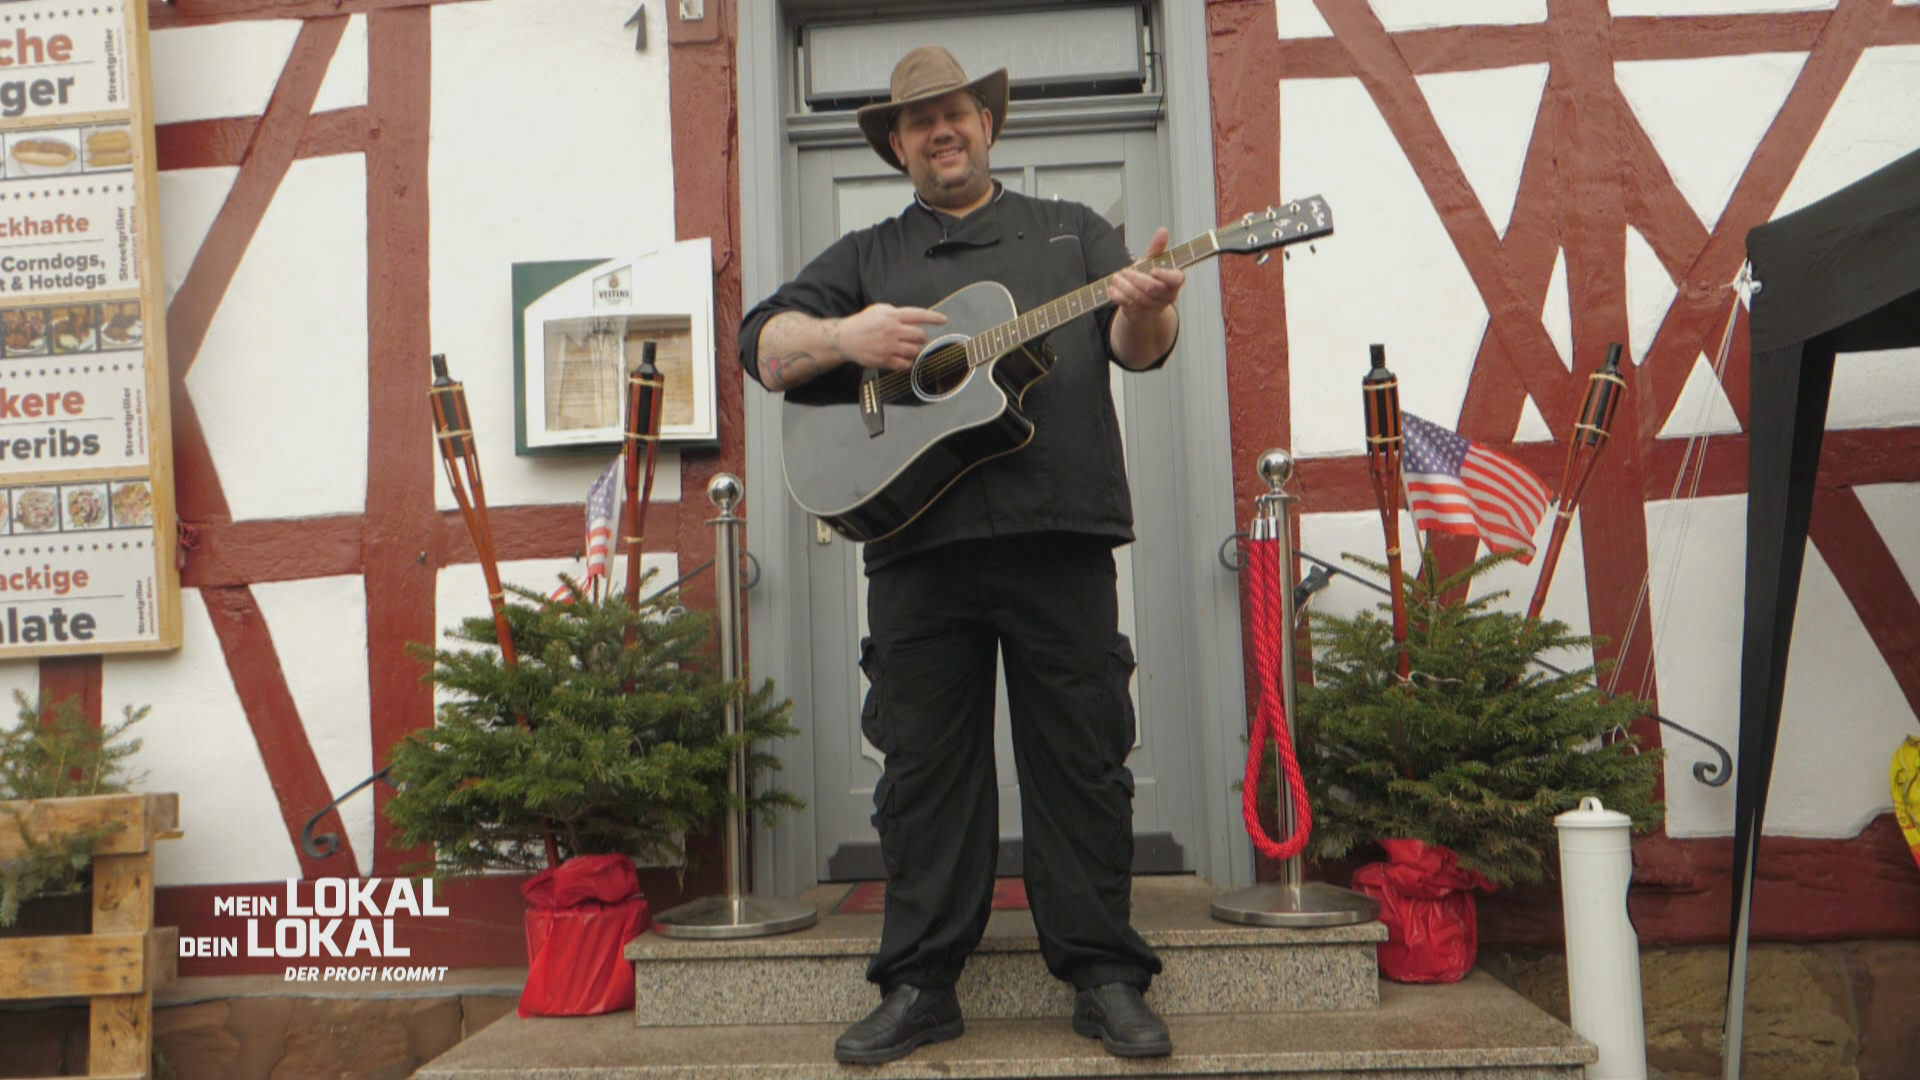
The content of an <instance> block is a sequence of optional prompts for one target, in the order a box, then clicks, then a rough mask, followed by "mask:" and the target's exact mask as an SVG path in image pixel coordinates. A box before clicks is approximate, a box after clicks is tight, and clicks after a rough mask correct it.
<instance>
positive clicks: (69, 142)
mask: <svg viewBox="0 0 1920 1080" xmlns="http://www.w3.org/2000/svg"><path fill="white" fill-rule="evenodd" d="M78 141H79V133H78V132H75V131H35V132H31V133H23V134H19V135H12V136H9V137H8V138H7V175H8V176H61V175H64V174H66V173H75V172H79V171H80V151H79V150H78V149H76V145H77V143H78Z"/></svg>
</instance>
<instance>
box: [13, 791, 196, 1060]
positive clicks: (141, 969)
mask: <svg viewBox="0 0 1920 1080" xmlns="http://www.w3.org/2000/svg"><path fill="white" fill-rule="evenodd" d="M16 813H18V814H21V815H22V816H23V817H24V820H25V823H26V828H27V830H28V831H29V832H30V833H31V834H32V835H33V836H35V837H46V836H49V835H53V834H58V833H63V832H71V831H74V830H77V829H91V828H98V827H100V826H102V825H107V824H111V823H113V822H119V823H121V824H122V825H123V826H124V827H123V828H121V829H120V830H119V831H118V832H116V833H114V834H113V835H111V836H109V837H107V838H106V839H105V840H103V841H101V843H100V846H99V848H98V849H96V851H95V853H94V857H93V933H91V934H72V935H67V936H62V937H24V938H0V1000H9V1001H19V1000H25V999H31V998H61V997H85V998H91V999H92V1001H91V1012H92V1015H91V1018H90V1020H89V1024H88V1029H89V1034H88V1039H87V1045H88V1054H87V1069H88V1071H87V1074H86V1075H87V1076H88V1077H90V1078H92V1080H146V1078H147V1077H148V1075H149V1070H150V1068H151V1062H152V1059H153V992H154V991H155V990H158V989H160V988H161V987H164V986H166V985H167V984H168V983H170V982H172V981H173V977H174V972H175V970H176V968H177V964H178V960H177V957H178V956H179V953H180V932H179V931H178V930H177V929H175V928H173V927H167V928H164V929H155V928H154V925H153V846H154V844H155V843H156V842H157V841H160V840H171V839H174V838H175V837H178V836H179V835H180V797H179V796H178V795H96V796H89V797H87V798H79V799H38V800H30V801H25V802H0V859H10V858H16V857H18V856H20V855H22V854H23V853H24V852H25V844H24V842H23V841H22V840H21V836H20V830H19V829H18V828H17V827H16V826H15V822H14V815H15V814H16Z"/></svg>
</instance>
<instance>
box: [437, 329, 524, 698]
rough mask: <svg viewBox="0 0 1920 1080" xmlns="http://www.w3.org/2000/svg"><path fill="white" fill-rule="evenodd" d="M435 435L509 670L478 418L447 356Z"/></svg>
mask: <svg viewBox="0 0 1920 1080" xmlns="http://www.w3.org/2000/svg"><path fill="white" fill-rule="evenodd" d="M427 396H428V397H430V398H431V399H432V400H433V431H434V435H435V436H437V437H438V438H439V441H440V460H441V462H442V463H443V464H444V465H446V467H447V486H448V487H450V488H452V489H453V500H454V501H455V502H457V503H459V504H460V516H461V517H464V518H466V520H467V532H469V533H471V534H472V536H473V548H474V550H475V551H477V552H479V554H480V572H481V573H482V574H485V575H486V579H487V602H488V603H490V604H492V605H493V629H494V633H495V635H496V636H497V637H498V638H499V639H500V658H501V659H502V660H504V661H506V665H507V666H508V667H510V668H511V667H515V666H517V665H518V664H519V663H520V658H519V656H518V655H517V654H516V653H515V652H514V651H513V631H512V629H511V628H509V627H508V625H507V602H506V597H505V595H504V594H503V593H502V592H501V590H500V564H499V563H498V561H496V560H495V559H494V557H493V526H492V525H491V524H489V523H488V521H487V488H486V484H485V483H484V482H483V481H482V480H481V478H480V456H479V454H478V453H476V452H475V450H474V441H473V417H472V414H470V413H469V412H467V389H466V386H465V385H463V384H461V383H457V382H454V381H453V380H452V379H451V378H449V377H448V376H447V357H446V354H445V353H434V354H433V385H432V386H431V387H429V388H428V390H427Z"/></svg>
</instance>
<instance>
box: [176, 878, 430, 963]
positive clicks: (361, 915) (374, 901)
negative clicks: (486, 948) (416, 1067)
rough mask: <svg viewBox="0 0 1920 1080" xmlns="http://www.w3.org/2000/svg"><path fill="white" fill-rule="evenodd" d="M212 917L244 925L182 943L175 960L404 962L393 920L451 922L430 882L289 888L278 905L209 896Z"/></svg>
mask: <svg viewBox="0 0 1920 1080" xmlns="http://www.w3.org/2000/svg"><path fill="white" fill-rule="evenodd" d="M303 897H304V898H305V899H303ZM283 911H284V914H283ZM213 913H214V914H215V915H220V916H231V917H235V918H244V919H246V924H245V928H244V930H243V932H241V933H239V934H233V935H216V936H207V937H182V938H181V939H180V955H181V956H183V957H221V956H235V957H237V956H248V957H266V956H271V957H279V958H281V959H285V960H321V959H334V958H338V959H343V960H353V959H360V958H365V959H369V960H382V959H390V958H394V957H403V956H407V955H410V953H411V951H412V950H411V949H409V948H408V947H407V946H404V945H399V944H396V943H395V941H394V936H393V928H394V919H395V917H396V916H399V915H403V914H404V915H410V916H414V917H417V918H444V917H446V916H447V915H449V914H451V912H450V911H449V910H448V909H447V907H446V906H445V905H442V904H438V903H435V902H434V895H433V880H432V879H431V878H429V879H425V880H422V881H419V882H415V881H414V880H412V879H411V878H364V879H360V878H317V879H315V880H313V881H299V880H289V881H288V882H287V889H286V897H285V904H284V905H282V903H281V898H280V897H276V896H254V895H245V894H240V895H231V896H216V897H214V898H213ZM243 950H244V951H243ZM446 973H447V969H446V968H445V967H394V966H380V965H368V964H361V965H326V966H318V965H294V966H289V967H288V968H287V969H286V979H287V980H288V981H289V982H434V981H438V980H440V979H441V978H444V977H445V976H446Z"/></svg>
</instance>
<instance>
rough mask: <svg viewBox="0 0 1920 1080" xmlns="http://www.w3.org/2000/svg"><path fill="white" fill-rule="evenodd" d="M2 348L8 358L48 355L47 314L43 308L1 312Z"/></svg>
mask: <svg viewBox="0 0 1920 1080" xmlns="http://www.w3.org/2000/svg"><path fill="white" fill-rule="evenodd" d="M0 338H3V339H4V340H0V347H4V349H5V351H6V355H8V356H45V355H46V354H47V313H46V311H45V310H44V309H42V308H15V309H13V310H11V311H0Z"/></svg>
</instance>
